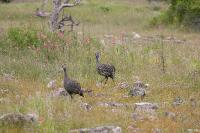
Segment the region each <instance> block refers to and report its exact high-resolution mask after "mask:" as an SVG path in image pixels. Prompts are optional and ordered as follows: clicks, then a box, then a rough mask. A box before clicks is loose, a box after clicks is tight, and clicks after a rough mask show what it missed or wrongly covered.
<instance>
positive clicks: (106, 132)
mask: <svg viewBox="0 0 200 133" xmlns="http://www.w3.org/2000/svg"><path fill="white" fill-rule="evenodd" d="M68 133H122V129H121V127H118V126H101V127H95V128H82V129H74V130H70V131H69V132H68Z"/></svg>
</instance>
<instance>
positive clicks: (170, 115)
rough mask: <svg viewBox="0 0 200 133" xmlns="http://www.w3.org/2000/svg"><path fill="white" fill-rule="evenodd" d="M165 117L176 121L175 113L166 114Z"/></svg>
mask: <svg viewBox="0 0 200 133" xmlns="http://www.w3.org/2000/svg"><path fill="white" fill-rule="evenodd" d="M165 116H166V117H168V118H170V119H172V120H175V118H176V114H175V113H173V112H165Z"/></svg>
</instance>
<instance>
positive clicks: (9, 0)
mask: <svg viewBox="0 0 200 133" xmlns="http://www.w3.org/2000/svg"><path fill="white" fill-rule="evenodd" d="M11 1H12V0H0V2H5V3H9V2H11Z"/></svg>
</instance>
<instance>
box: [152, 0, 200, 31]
mask: <svg viewBox="0 0 200 133" xmlns="http://www.w3.org/2000/svg"><path fill="white" fill-rule="evenodd" d="M199 18H200V1H199V0H171V1H170V6H169V8H168V10H167V11H165V12H164V13H163V14H162V15H161V16H160V18H154V20H153V22H155V21H156V22H158V23H159V21H160V22H165V23H167V24H177V25H183V26H187V27H190V28H193V29H196V30H200V20H199ZM159 19H160V20H159Z"/></svg>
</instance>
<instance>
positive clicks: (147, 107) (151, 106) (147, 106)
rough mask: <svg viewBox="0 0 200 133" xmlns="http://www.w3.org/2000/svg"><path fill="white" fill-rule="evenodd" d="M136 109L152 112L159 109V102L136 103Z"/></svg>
mask: <svg viewBox="0 0 200 133" xmlns="http://www.w3.org/2000/svg"><path fill="white" fill-rule="evenodd" d="M134 109H135V110H138V111H146V112H152V111H155V110H157V109H158V104H157V103H148V102H141V103H135V107H134Z"/></svg>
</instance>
